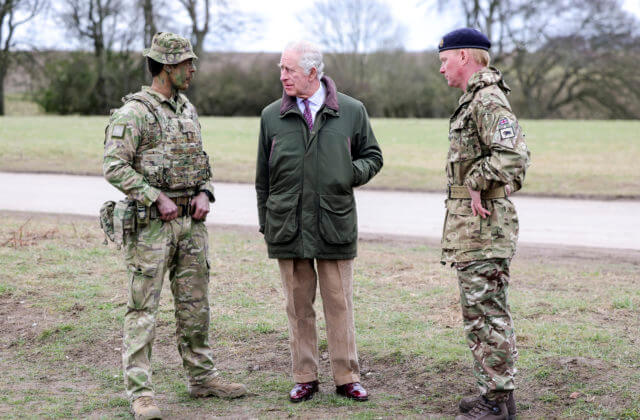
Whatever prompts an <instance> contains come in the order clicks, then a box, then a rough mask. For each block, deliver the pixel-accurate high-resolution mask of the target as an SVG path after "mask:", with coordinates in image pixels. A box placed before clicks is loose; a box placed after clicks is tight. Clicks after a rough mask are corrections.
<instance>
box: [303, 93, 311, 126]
mask: <svg viewBox="0 0 640 420" xmlns="http://www.w3.org/2000/svg"><path fill="white" fill-rule="evenodd" d="M302 103H303V104H304V114H302V116H303V117H304V120H305V121H306V122H307V125H308V126H309V131H312V130H313V118H311V109H309V100H308V99H304V100H303V101H302Z"/></svg>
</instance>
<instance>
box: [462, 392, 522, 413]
mask: <svg viewBox="0 0 640 420" xmlns="http://www.w3.org/2000/svg"><path fill="white" fill-rule="evenodd" d="M481 399H482V395H478V396H475V397H464V398H463V399H461V400H460V404H459V407H460V412H461V413H468V412H469V411H470V410H471V409H472V408H473V407H474V406H475V405H476V403H477V402H478V401H479V400H481ZM507 411H508V412H509V416H508V419H509V420H515V418H516V400H515V399H514V398H513V392H509V397H508V398H507Z"/></svg>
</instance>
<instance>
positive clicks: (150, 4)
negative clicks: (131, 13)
mask: <svg viewBox="0 0 640 420" xmlns="http://www.w3.org/2000/svg"><path fill="white" fill-rule="evenodd" d="M154 4H157V2H154V1H153V0H138V7H139V8H140V9H141V11H142V17H143V19H144V29H143V45H144V46H145V47H146V46H150V45H151V40H152V39H153V35H155V33H156V32H158V28H157V26H156V17H157V12H156V11H155V10H154V9H155V8H154Z"/></svg>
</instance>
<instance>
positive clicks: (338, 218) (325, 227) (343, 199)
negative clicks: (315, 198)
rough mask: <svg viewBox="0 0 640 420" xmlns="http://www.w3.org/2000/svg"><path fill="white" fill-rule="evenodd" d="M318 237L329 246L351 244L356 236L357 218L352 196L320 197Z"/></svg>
mask: <svg viewBox="0 0 640 420" xmlns="http://www.w3.org/2000/svg"><path fill="white" fill-rule="evenodd" d="M319 216H320V217H319V219H320V221H319V223H320V235H321V236H322V239H324V241H325V242H327V243H329V244H335V245H341V244H348V243H350V242H353V241H354V240H355V239H356V237H357V235H358V217H357V214H356V206H355V201H354V198H353V195H351V194H344V195H321V196H320V215H319Z"/></svg>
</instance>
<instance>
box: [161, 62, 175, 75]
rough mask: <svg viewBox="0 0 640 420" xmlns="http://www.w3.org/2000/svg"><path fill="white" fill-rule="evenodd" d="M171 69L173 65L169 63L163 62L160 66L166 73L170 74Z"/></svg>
mask: <svg viewBox="0 0 640 420" xmlns="http://www.w3.org/2000/svg"><path fill="white" fill-rule="evenodd" d="M172 69H173V66H171V65H169V64H165V65H164V66H162V70H164V71H165V72H166V73H167V74H171V70H172Z"/></svg>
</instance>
